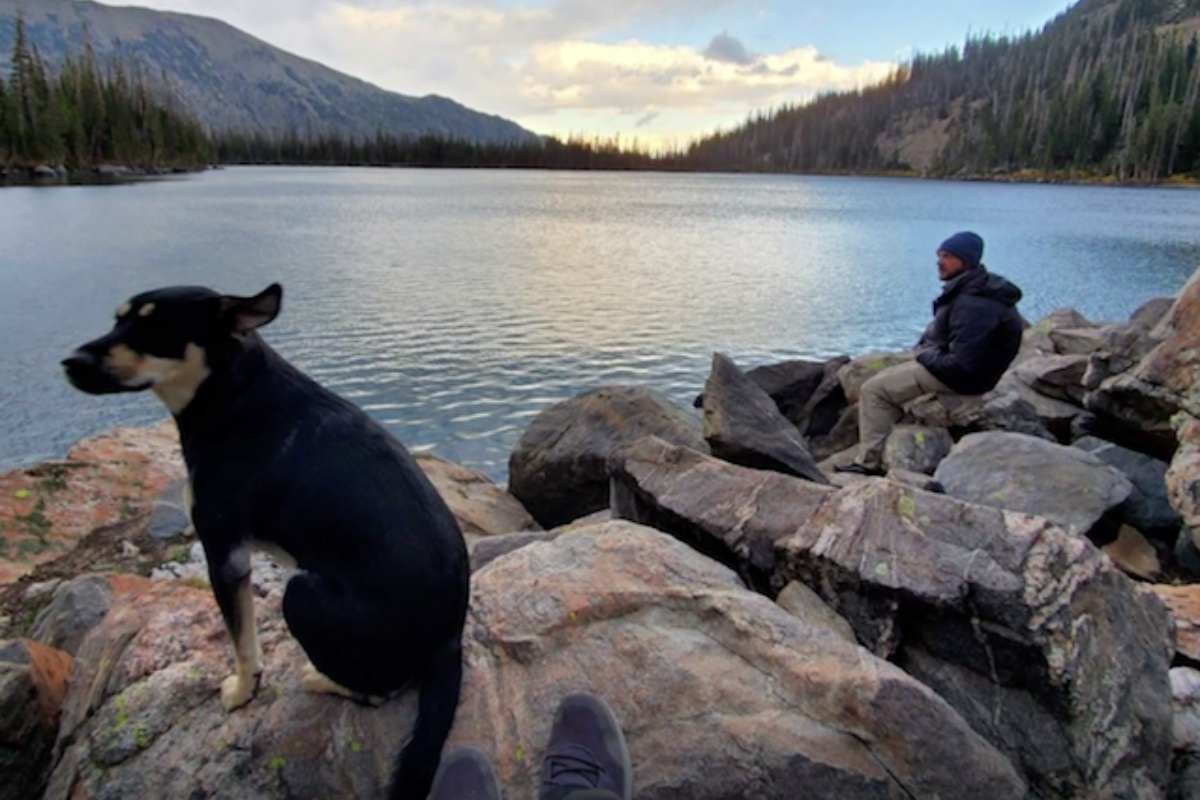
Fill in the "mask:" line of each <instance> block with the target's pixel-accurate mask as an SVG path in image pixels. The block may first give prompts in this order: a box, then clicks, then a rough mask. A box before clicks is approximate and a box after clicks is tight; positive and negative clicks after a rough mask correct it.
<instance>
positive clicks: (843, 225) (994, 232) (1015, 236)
mask: <svg viewBox="0 0 1200 800" xmlns="http://www.w3.org/2000/svg"><path fill="white" fill-rule="evenodd" d="M1197 221H1200V192H1197V191H1189V190H1180V189H1135V188H1113V187H1089V186H1050V185H1028V184H988V183H970V182H939V181H921V180H902V179H870V178H833V177H829V178H826V177H797V176H740V175H739V176H735V175H672V174H630V173H568V172H537V171H483V170H477V171H475V170H409V169H349V168H347V169H326V168H313V169H302V168H237V169H225V170H217V171H212V172H207V173H204V174H200V175H192V176H185V177H180V178H171V179H163V180H158V181H149V182H143V183H136V184H129V185H120V186H88V187H44V188H38V187H18V188H6V189H2V190H0V242H3V258H2V259H0V279H2V281H3V284H2V288H0V340H2V341H3V343H4V346H3V347H2V348H0V374H2V375H4V376H5V380H4V381H3V383H2V384H0V468H8V467H12V466H17V465H23V464H28V463H32V462H34V461H37V460H40V459H45V458H54V457H61V456H62V455H63V454H64V453H65V452H66V449H67V447H68V446H69V445H70V444H71V443H73V442H74V441H76V440H78V439H80V438H81V437H84V436H88V435H92V434H96V433H99V432H101V431H103V430H105V429H108V428H111V427H113V426H115V425H117V424H144V423H149V422H153V421H156V420H158V419H162V418H163V417H165V415H166V414H165V411H164V410H163V409H162V407H161V406H160V405H159V404H158V402H157V401H156V400H155V399H154V397H153V396H152V395H150V394H148V393H146V394H141V395H121V396H112V397H105V398H97V397H89V396H86V395H83V394H80V393H78V392H76V391H74V390H72V389H71V388H70V387H69V386H68V385H67V384H66V382H65V380H64V379H63V378H62V375H61V372H60V369H59V366H58V362H59V361H60V360H61V358H62V357H63V356H65V355H66V354H67V352H69V351H70V350H71V349H72V348H73V347H74V346H75V345H77V344H80V343H82V342H83V341H85V340H88V339H91V338H93V337H95V336H98V335H99V334H100V333H102V332H103V331H104V330H106V329H107V328H108V327H109V326H110V325H111V321H112V312H113V310H114V309H115V308H116V307H117V306H118V305H119V304H120V303H121V302H122V301H123V300H125V299H126V298H127V297H129V296H130V295H132V294H135V293H137V292H139V291H142V290H145V289H149V288H155V287H159V286H164V285H169V284H204V285H208V286H212V287H213V288H216V289H218V290H220V291H223V292H227V293H231V294H253V293H256V292H258V291H260V290H261V289H263V288H264V287H265V286H266V285H267V284H269V283H271V282H272V281H279V282H281V283H282V284H283V285H284V287H285V295H284V308H283V313H282V315H281V316H280V318H279V319H278V320H276V322H274V323H273V324H272V325H271V326H270V327H268V328H266V329H264V336H265V338H266V339H267V340H268V341H269V342H270V343H271V344H272V345H273V346H275V347H276V348H277V349H278V350H280V351H281V352H282V353H283V354H284V355H285V356H287V357H288V358H290V359H291V360H293V361H294V362H296V363H297V364H299V365H300V366H301V367H303V368H304V369H306V370H307V371H309V372H310V373H311V374H312V375H314V376H315V377H316V378H318V379H319V380H321V381H323V382H324V383H326V384H327V385H329V386H330V387H332V388H333V389H335V390H336V391H338V392H340V393H341V394H343V395H345V396H347V397H350V398H352V399H353V400H354V401H355V402H357V403H359V404H360V405H362V406H363V407H364V408H366V409H367V410H368V411H369V412H370V413H371V414H373V415H374V416H375V417H377V418H378V419H379V420H381V421H382V422H383V423H384V424H385V425H387V426H388V427H389V428H390V429H391V430H392V431H393V432H394V433H395V434H396V435H397V436H398V437H399V438H400V439H401V440H402V441H403V442H405V443H406V444H407V445H408V446H409V447H410V448H411V449H415V450H432V451H433V452H435V453H437V454H438V455H440V456H443V457H445V458H448V459H451V460H453V461H457V462H459V463H462V464H466V465H468V466H472V467H475V468H477V469H480V470H482V471H484V472H485V473H487V474H488V475H490V476H491V477H492V478H493V479H495V480H497V481H499V482H503V481H505V480H506V473H507V460H508V455H509V453H510V452H511V450H512V447H513V445H514V444H515V442H516V441H517V438H518V437H519V436H520V434H521V431H522V430H523V429H524V427H525V426H526V425H527V424H528V423H529V421H530V420H531V419H532V417H534V416H535V415H536V414H537V413H538V412H539V411H541V410H542V409H544V408H546V407H547V406H548V405H550V404H552V403H555V402H557V401H559V400H563V399H566V398H568V397H571V396H573V395H575V394H577V393H579V392H582V391H584V390H586V389H590V388H593V387H597V386H602V385H606V384H632V385H641V386H648V387H652V388H656V389H659V390H661V391H663V392H665V393H666V394H668V395H669V396H671V397H672V398H674V399H676V400H677V401H679V402H680V403H681V404H685V405H688V406H689V407H690V403H691V399H692V398H693V397H694V396H695V394H696V393H697V392H698V391H699V390H700V389H701V388H702V386H703V383H704V379H705V377H706V376H707V374H708V370H709V365H710V361H711V358H712V354H713V352H714V351H720V352H724V353H727V354H729V355H730V356H731V357H733V358H734V359H735V360H736V361H737V362H738V363H739V364H740V365H741V366H743V367H744V368H749V367H753V366H755V365H758V364H763V363H769V362H773V361H780V360H783V359H787V358H797V357H802V358H825V357H829V356H833V355H838V354H842V353H845V354H849V355H859V354H861V353H864V352H868V351H871V350H898V349H902V348H904V347H907V346H909V345H911V344H912V343H913V342H914V341H915V340H916V338H917V337H918V336H919V335H920V332H921V331H922V330H923V329H924V327H925V324H926V322H927V321H928V319H929V313H930V306H929V304H930V301H931V300H932V299H933V298H934V297H935V296H936V295H937V293H938V291H939V283H938V281H937V276H936V269H935V264H934V250H935V249H936V247H937V245H938V244H939V243H940V242H941V241H942V239H944V238H945V237H946V236H948V235H949V234H951V233H953V232H955V231H958V230H962V229H973V230H975V231H977V232H979V233H980V234H981V235H983V237H984V239H985V240H986V241H987V251H986V253H985V257H984V261H985V263H986V264H987V265H988V267H989V268H990V269H991V270H992V271H994V272H998V273H1001V274H1003V275H1005V276H1006V277H1008V278H1010V279H1011V280H1013V281H1014V282H1015V283H1017V284H1018V285H1020V286H1021V287H1022V289H1023V290H1024V292H1025V300H1024V301H1023V302H1022V303H1021V306H1020V308H1021V311H1022V313H1023V314H1024V315H1025V316H1026V317H1027V318H1029V319H1031V320H1036V319H1038V318H1039V317H1041V316H1043V315H1045V314H1046V313H1048V312H1050V311H1052V310H1054V309H1056V308H1061V307H1064V306H1072V307H1074V308H1076V309H1078V310H1079V311H1081V312H1082V313H1083V314H1084V315H1085V316H1087V317H1088V318H1090V319H1093V320H1110V319H1124V318H1126V317H1128V315H1129V314H1130V313H1131V312H1132V311H1133V310H1134V309H1135V308H1136V307H1137V306H1138V305H1140V304H1141V303H1142V302H1144V301H1146V300H1149V299H1151V298H1153V297H1157V296H1162V295H1169V294H1174V293H1176V292H1177V291H1178V290H1179V289H1180V287H1181V286H1182V285H1183V283H1184V282H1185V281H1186V280H1187V278H1188V277H1189V276H1190V275H1191V273H1192V272H1193V270H1195V269H1196V268H1197V267H1198V266H1200V225H1198V224H1197Z"/></svg>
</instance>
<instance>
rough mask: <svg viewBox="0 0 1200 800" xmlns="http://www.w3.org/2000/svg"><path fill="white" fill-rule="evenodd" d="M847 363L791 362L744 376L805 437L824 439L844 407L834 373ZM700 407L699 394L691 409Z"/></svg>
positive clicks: (841, 360)
mask: <svg viewBox="0 0 1200 800" xmlns="http://www.w3.org/2000/svg"><path fill="white" fill-rule="evenodd" d="M849 361H850V359H849V358H848V357H846V356H838V357H836V358H831V359H829V360H828V361H806V360H804V359H791V360H789V361H781V362H779V363H777V364H764V365H762V366H758V367H754V368H753V369H750V370H747V371H746V377H748V378H749V379H750V380H752V381H753V382H754V383H755V385H757V386H758V388H760V389H762V390H763V391H764V392H766V393H767V394H768V395H770V397H771V399H772V400H773V401H774V402H775V405H776V406H778V407H779V411H780V413H782V414H783V415H784V416H785V417H787V419H788V421H789V422H791V423H792V424H793V425H795V426H796V428H797V429H798V430H799V431H800V433H802V434H803V435H804V436H805V437H814V436H824V435H826V434H828V433H829V431H830V430H832V429H833V426H834V425H836V424H837V421H838V419H840V418H841V415H842V412H843V411H844V410H845V408H846V396H845V394H844V393H843V392H842V387H841V384H840V383H839V382H838V378H837V373H838V370H839V369H841V368H842V367H843V366H845V365H846V364H847V363H849ZM703 405H704V395H703V394H701V395H700V396H699V397H697V398H696V401H695V406H696V408H701V407H703Z"/></svg>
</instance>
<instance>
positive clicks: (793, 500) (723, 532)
mask: <svg viewBox="0 0 1200 800" xmlns="http://www.w3.org/2000/svg"><path fill="white" fill-rule="evenodd" d="M728 467H729V465H728V464H726V463H724V462H722V461H720V460H718V459H716V458H711V457H709V456H705V455H703V454H701V453H697V452H696V451H695V450H688V449H686V448H681V447H677V446H675V445H672V444H670V443H669V442H665V441H663V440H662V439H658V438H655V437H647V438H645V439H642V440H640V441H638V442H636V443H634V444H632V445H628V446H626V447H623V448H621V449H620V450H618V451H617V452H616V453H614V454H613V457H612V461H611V464H610V474H611V475H612V511H613V515H614V516H616V517H618V518H621V519H626V520H630V521H632V522H638V523H641V524H643V525H648V526H650V527H652V528H657V529H658V530H661V531H665V532H667V533H670V534H671V535H672V536H674V537H676V538H677V539H680V540H681V541H683V542H686V543H687V544H689V545H691V546H692V547H694V548H695V549H696V550H698V551H700V552H702V553H705V554H707V555H709V556H711V557H712V558H715V559H716V560H718V561H720V562H721V563H723V564H725V565H726V566H728V567H731V568H732V569H734V570H736V571H737V572H738V574H739V575H741V576H742V579H743V580H744V581H746V583H747V585H749V586H751V587H753V588H754V589H756V590H758V591H760V592H763V593H764V594H768V595H771V596H774V595H775V593H776V592H778V591H779V590H780V589H781V588H783V587H782V584H777V583H774V582H776V581H777V580H778V569H777V561H776V556H775V542H776V540H778V539H779V538H780V536H781V535H782V534H781V533H780V532H781V531H792V530H795V529H796V528H797V527H799V526H800V525H801V524H803V523H804V521H805V520H807V519H808V518H809V516H811V515H812V513H813V512H814V511H815V510H816V509H817V507H818V506H819V505H820V504H821V503H822V502H823V501H824V499H825V498H826V497H828V496H829V495H830V494H831V493H832V492H833V490H832V489H831V488H829V487H826V486H817V485H815V484H813V483H810V482H808V481H800V480H795V479H791V478H786V477H785V476H783V475H780V474H776V473H773V472H764V471H761V470H753V469H736V470H731V469H729V468H728Z"/></svg>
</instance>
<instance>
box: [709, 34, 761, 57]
mask: <svg viewBox="0 0 1200 800" xmlns="http://www.w3.org/2000/svg"><path fill="white" fill-rule="evenodd" d="M704 57H705V58H708V59H711V60H713V61H723V62H725V63H727V64H743V65H745V64H749V63H750V62H751V61H753V58H752V57H751V55H750V53H749V52H748V51H747V50H746V45H744V44H742V43H741V42H740V41H738V40H737V39H735V38H734V37H732V36H730V35H729V34H728V33H719V34H717V35H716V36H714V37H713V40H712V41H711V42H709V43H708V47H706V48H704Z"/></svg>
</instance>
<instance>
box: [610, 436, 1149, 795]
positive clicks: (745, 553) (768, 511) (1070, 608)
mask: <svg viewBox="0 0 1200 800" xmlns="http://www.w3.org/2000/svg"><path fill="white" fill-rule="evenodd" d="M634 450H636V452H633V451H634ZM622 452H623V453H628V457H627V458H626V459H625V461H624V464H625V468H624V471H623V473H622V474H621V475H620V477H619V478H617V477H615V478H614V484H616V483H620V484H621V488H620V489H619V490H618V489H615V490H614V498H619V499H620V500H619V502H618V509H621V510H623V509H624V508H627V507H632V508H633V512H632V513H634V514H635V515H636V516H638V518H640V519H645V520H648V521H652V522H653V524H655V525H656V526H657V527H660V528H661V529H663V530H665V531H667V532H669V533H671V534H672V535H673V536H675V537H677V538H679V539H681V540H683V541H685V542H687V543H689V544H690V545H692V546H693V547H696V548H697V549H699V550H702V551H704V552H708V553H713V554H714V555H717V556H718V557H721V558H724V559H726V560H733V561H735V562H736V563H737V565H738V567H739V571H741V572H743V574H745V573H751V574H757V575H759V576H761V575H762V573H763V572H765V571H766V570H767V569H769V568H774V569H775V570H776V572H777V575H776V577H775V578H773V579H770V580H768V581H765V582H766V583H767V584H769V586H768V589H773V590H778V589H779V588H780V587H783V586H786V585H788V584H789V583H791V582H792V581H800V582H801V583H804V584H805V585H807V586H808V587H810V588H811V589H813V590H815V591H817V592H818V593H819V594H820V596H821V597H822V598H823V599H824V600H825V601H826V603H828V604H829V606H831V607H832V608H833V610H835V611H837V612H838V613H839V614H840V615H841V616H842V617H844V618H846V619H847V620H849V622H850V623H851V624H852V626H853V628H854V631H855V633H856V635H857V638H858V640H859V641H860V642H863V643H865V644H867V645H868V646H869V647H870V648H871V649H873V650H874V651H875V652H876V653H877V654H879V655H883V656H888V657H891V658H894V659H896V660H897V661H898V663H900V664H902V665H903V666H905V668H906V669H909V670H912V671H913V673H914V675H917V676H918V677H919V679H921V680H923V681H927V682H930V684H929V685H931V686H936V687H937V689H938V691H939V692H945V696H946V697H947V699H949V700H950V702H951V704H952V705H955V707H956V708H958V709H959V710H960V712H962V713H963V714H964V715H965V716H967V718H968V719H969V720H971V721H972V725H973V726H974V727H975V729H976V730H978V731H980V732H981V733H983V734H984V735H985V736H987V737H988V738H989V740H990V741H992V742H993V743H994V744H996V745H997V746H998V747H1000V748H1001V749H1002V750H1004V752H1005V753H1006V754H1007V755H1009V757H1010V758H1011V759H1013V761H1014V763H1017V764H1018V765H1019V766H1020V768H1021V769H1022V771H1024V772H1025V774H1026V776H1027V778H1028V780H1029V781H1030V784H1031V786H1032V787H1036V788H1037V792H1035V793H1034V795H1033V796H1037V797H1055V798H1059V797H1061V798H1067V797H1091V796H1100V797H1105V796H1114V797H1118V796H1132V797H1153V796H1157V795H1156V794H1154V788H1155V787H1157V786H1162V785H1164V783H1165V780H1166V771H1167V761H1168V760H1169V756H1168V754H1167V752H1166V751H1167V749H1168V746H1169V745H1168V744H1166V742H1167V741H1168V737H1169V729H1170V699H1169V691H1168V688H1167V667H1168V664H1169V662H1170V651H1171V644H1170V639H1171V627H1170V621H1169V618H1168V616H1167V613H1166V610H1165V609H1164V608H1163V607H1162V604H1161V603H1160V602H1158V601H1157V599H1155V598H1153V597H1151V596H1149V595H1147V594H1144V593H1143V592H1141V591H1140V590H1139V589H1138V588H1137V587H1136V586H1135V585H1134V584H1133V583H1132V582H1131V581H1129V580H1128V579H1127V578H1125V577H1124V576H1123V575H1121V574H1120V573H1119V572H1118V571H1117V570H1116V569H1114V568H1113V567H1112V566H1111V564H1110V563H1109V561H1108V559H1107V558H1105V557H1104V556H1103V555H1102V554H1101V553H1100V552H1099V551H1098V550H1096V549H1095V548H1094V547H1093V546H1092V545H1091V544H1090V543H1089V542H1087V541H1086V540H1085V539H1081V538H1078V537H1074V536H1072V535H1071V534H1069V533H1068V532H1067V531H1065V530H1063V529H1062V528H1059V527H1057V526H1054V525H1052V524H1051V523H1049V522H1047V521H1045V520H1042V519H1039V518H1035V517H1031V516H1027V515H1024V514H1016V513H1010V512H1002V511H999V510H996V509H990V508H985V507H982V506H976V505H971V504H967V503H963V502H960V501H957V500H954V499H952V498H948V497H945V496H942V495H937V494H932V493H929V492H924V491H920V490H916V489H912V488H910V487H907V486H903V485H900V484H897V483H895V482H892V481H888V480H881V479H864V480H861V481H857V482H855V483H854V484H853V485H850V486H847V487H846V488H843V489H840V490H833V489H829V488H826V487H821V486H815V485H812V484H809V483H807V482H805V481H802V480H799V479H796V478H790V477H787V476H783V475H775V474H769V473H761V472H756V471H753V470H748V469H745V468H742V467H737V466H734V465H732V464H726V463H723V462H721V461H718V460H715V459H711V458H704V457H702V456H699V455H696V454H694V453H688V452H686V451H684V450H682V449H681V448H677V447H672V446H670V445H666V444H653V443H643V444H641V445H640V446H638V447H637V448H630V450H629V451H622ZM614 458H615V457H614ZM689 486H695V487H697V488H696V489H695V490H694V491H692V490H689V488H688V487H689ZM625 502H628V503H629V504H630V505H629V506H625V505H624V503H625ZM767 542H774V543H775V547H776V558H775V560H774V561H773V562H772V561H771V560H770V559H769V558H768V557H766V556H765V555H764V554H763V549H764V547H765V545H766V543H767ZM772 564H773V566H772ZM763 582H764V581H763V580H762V578H761V577H759V578H757V579H756V581H755V583H756V584H757V585H761V583H763ZM1100 742H1102V743H1103V744H1102V745H1101V744H1098V743H1100ZM1110 784H1111V786H1112V787H1115V788H1114V791H1113V793H1112V794H1111V795H1109V794H1107V793H1106V792H1107V789H1108V787H1109V785H1110Z"/></svg>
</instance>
